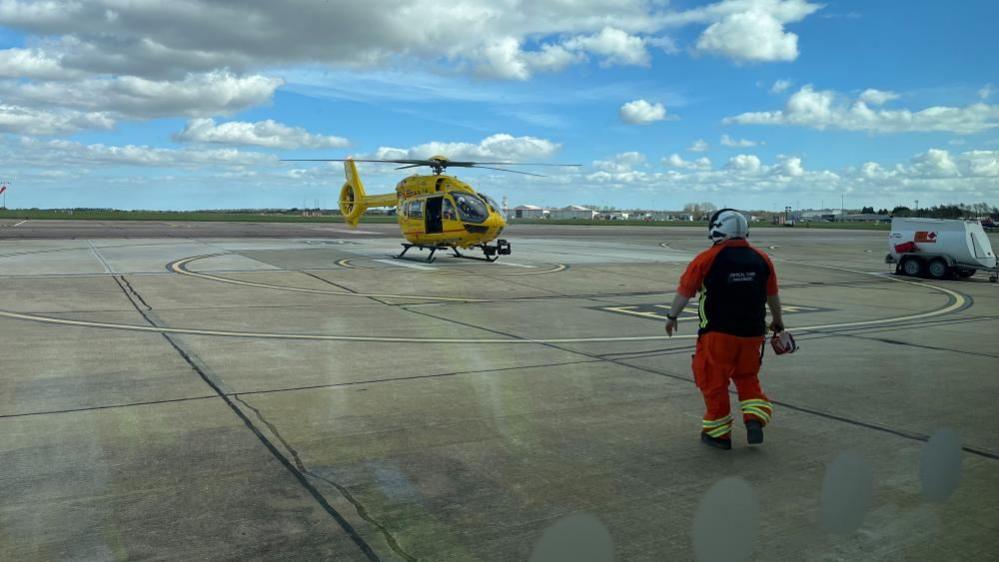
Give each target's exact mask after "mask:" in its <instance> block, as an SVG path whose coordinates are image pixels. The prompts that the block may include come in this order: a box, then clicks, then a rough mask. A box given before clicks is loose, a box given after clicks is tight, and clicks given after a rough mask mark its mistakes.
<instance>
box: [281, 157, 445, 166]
mask: <svg viewBox="0 0 999 562" xmlns="http://www.w3.org/2000/svg"><path fill="white" fill-rule="evenodd" d="M281 161H282V162H383V163H387V164H412V165H413V166H428V165H429V162H430V161H429V160H363V159H360V158H282V159H281Z"/></svg>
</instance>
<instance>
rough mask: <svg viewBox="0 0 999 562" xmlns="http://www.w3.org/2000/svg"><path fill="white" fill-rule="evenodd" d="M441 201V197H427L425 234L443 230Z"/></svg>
mask: <svg viewBox="0 0 999 562" xmlns="http://www.w3.org/2000/svg"><path fill="white" fill-rule="evenodd" d="M443 203H444V198H443V197H431V198H429V199H427V213H426V215H425V216H426V221H427V222H426V225H427V234H438V233H441V232H444V222H443V220H442V216H441V208H442V206H443Z"/></svg>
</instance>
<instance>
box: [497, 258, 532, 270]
mask: <svg viewBox="0 0 999 562" xmlns="http://www.w3.org/2000/svg"><path fill="white" fill-rule="evenodd" d="M493 263H498V264H500V265H509V266H510V267H524V268H527V269H536V268H535V267H534V266H533V265H524V264H522V263H511V262H508V261H503V260H496V261H494V262H493Z"/></svg>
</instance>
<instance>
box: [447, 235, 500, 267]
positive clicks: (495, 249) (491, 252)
mask: <svg viewBox="0 0 999 562" xmlns="http://www.w3.org/2000/svg"><path fill="white" fill-rule="evenodd" d="M473 247H475V248H481V249H482V254H483V255H484V256H485V257H482V258H478V257H475V256H466V255H464V254H462V253H461V252H459V251H458V248H451V250H452V251H453V252H454V257H456V258H464V259H466V260H481V261H487V262H489V263H492V262H494V261H496V260H498V259H499V257H500V256H509V255H510V243H509V242H507V241H506V240H497V241H496V245H495V246H490V245H488V244H479V245H478V246H473Z"/></svg>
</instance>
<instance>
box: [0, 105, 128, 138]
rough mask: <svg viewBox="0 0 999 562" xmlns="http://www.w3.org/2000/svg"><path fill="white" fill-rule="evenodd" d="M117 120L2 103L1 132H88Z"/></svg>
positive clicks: (33, 133)
mask: <svg viewBox="0 0 999 562" xmlns="http://www.w3.org/2000/svg"><path fill="white" fill-rule="evenodd" d="M114 124H115V122H114V119H112V118H111V117H110V116H108V115H107V114H105V113H95V112H90V113H82V112H79V111H66V110H58V111H46V110H41V109H34V108H30V107H21V106H16V105H4V104H0V133H17V134H24V135H63V134H70V133H75V132H77V131H81V130H84V129H110V128H112V127H114Z"/></svg>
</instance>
